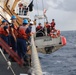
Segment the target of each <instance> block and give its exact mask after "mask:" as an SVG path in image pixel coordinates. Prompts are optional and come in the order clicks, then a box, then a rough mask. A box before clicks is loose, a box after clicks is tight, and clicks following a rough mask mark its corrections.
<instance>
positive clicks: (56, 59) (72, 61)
mask: <svg viewBox="0 0 76 75" xmlns="http://www.w3.org/2000/svg"><path fill="white" fill-rule="evenodd" d="M61 35H63V36H65V37H66V39H67V44H66V46H64V47H62V48H61V49H59V50H58V51H56V52H54V53H52V54H47V55H46V54H39V56H40V61H41V65H42V70H43V72H45V73H46V75H76V31H63V32H61Z"/></svg>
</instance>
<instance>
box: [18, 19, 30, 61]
mask: <svg viewBox="0 0 76 75" xmlns="http://www.w3.org/2000/svg"><path fill="white" fill-rule="evenodd" d="M18 31H19V34H18V38H17V50H18V51H17V52H18V55H19V56H20V58H21V59H24V61H26V59H27V54H26V52H27V45H26V41H27V40H28V38H29V37H30V35H28V34H30V32H31V30H30V28H29V27H28V20H27V19H24V21H23V24H22V25H21V26H20V27H19V28H18Z"/></svg>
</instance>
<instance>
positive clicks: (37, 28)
mask: <svg viewBox="0 0 76 75" xmlns="http://www.w3.org/2000/svg"><path fill="white" fill-rule="evenodd" d="M42 28H43V27H42V26H41V23H39V25H38V26H37V27H36V31H38V30H40V29H41V30H42Z"/></svg>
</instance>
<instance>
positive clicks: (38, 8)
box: [36, 0, 40, 22]
mask: <svg viewBox="0 0 76 75" xmlns="http://www.w3.org/2000/svg"><path fill="white" fill-rule="evenodd" d="M36 6H37V13H38V16H39V11H38V9H39V8H38V1H37V0H36ZM39 22H40V19H39Z"/></svg>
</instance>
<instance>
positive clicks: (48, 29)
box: [45, 22, 51, 34]
mask: <svg viewBox="0 0 76 75" xmlns="http://www.w3.org/2000/svg"><path fill="white" fill-rule="evenodd" d="M45 27H46V28H47V33H48V34H49V33H50V27H51V26H50V24H49V23H48V22H46V24H45Z"/></svg>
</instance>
